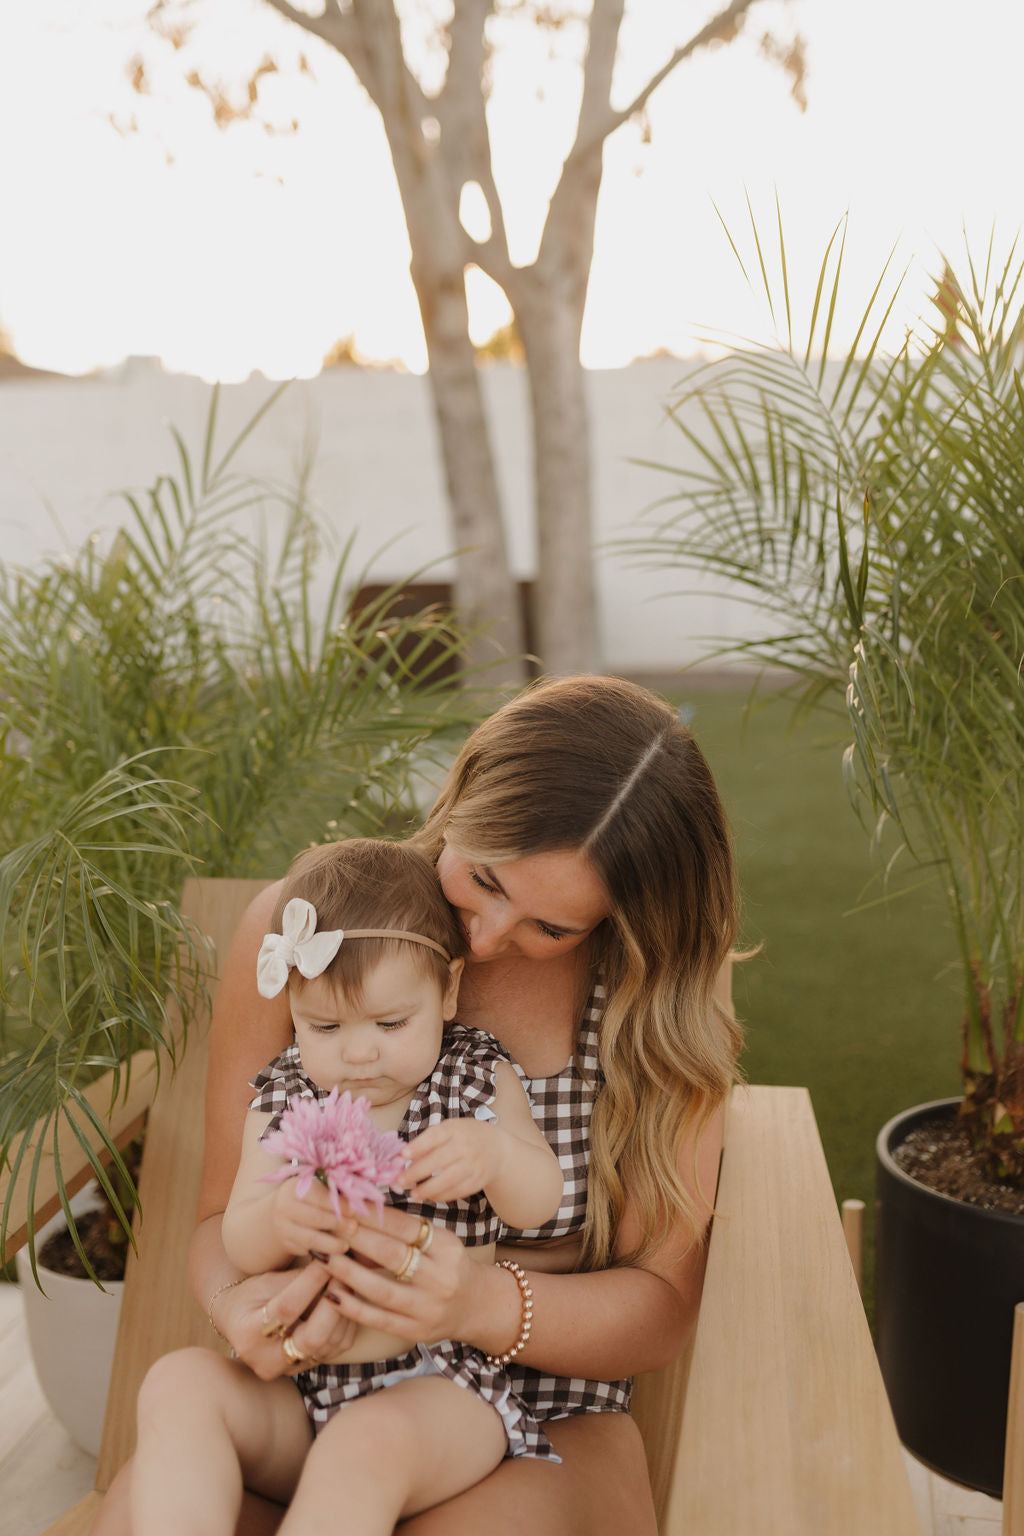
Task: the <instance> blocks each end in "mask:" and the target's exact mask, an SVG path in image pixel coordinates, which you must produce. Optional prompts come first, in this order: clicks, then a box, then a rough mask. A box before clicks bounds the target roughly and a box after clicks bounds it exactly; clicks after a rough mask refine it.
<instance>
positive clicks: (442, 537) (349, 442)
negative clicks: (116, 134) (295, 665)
mask: <svg viewBox="0 0 1024 1536" xmlns="http://www.w3.org/2000/svg"><path fill="white" fill-rule="evenodd" d="M686 368H687V365H686V364H684V363H680V362H678V361H675V360H672V359H657V360H651V361H647V362H642V363H635V364H633V365H632V366H631V367H629V368H624V369H616V370H609V371H605V372H593V373H590V374H588V376H587V378H588V387H589V390H590V395H591V402H592V454H593V462H594V484H595V543H596V545H597V546H600V545H601V543H602V542H604V541H606V540H609V539H613V538H615V537H617V536H620V535H622V534H623V533H625V532H626V531H628V529H629V527H630V525H632V524H633V523H634V522H635V521H636V519H637V517H638V516H639V514H640V513H641V512H642V511H643V509H644V508H646V507H649V506H650V505H651V504H652V503H653V502H655V501H656V500H657V499H658V498H659V497H661V496H662V495H664V494H665V492H666V490H667V489H669V487H670V483H671V482H670V480H669V479H668V477H666V476H664V475H660V474H658V473H657V472H656V471H654V470H652V469H649V468H644V467H640V466H639V465H638V464H636V463H633V462H631V461H632V460H641V461H648V460H649V461H655V462H666V461H668V462H674V463H678V462H679V460H680V456H681V454H682V452H683V441H682V438H681V435H680V434H679V433H678V432H677V431H676V429H675V428H674V427H673V426H672V425H671V424H670V423H666V421H665V419H664V412H663V402H664V400H665V397H666V395H667V394H668V392H669V390H670V389H671V387H672V385H673V384H674V383H676V381H677V380H678V379H679V378H680V377H681V376H682V375H683V374H684V373H685V372H686ZM272 387H273V386H272V385H270V384H268V383H267V381H266V380H263V379H258V378H257V379H251V380H249V381H248V382H247V383H245V384H238V385H230V386H224V387H223V388H222V390H221V406H220V431H219V433H218V437H219V441H220V443H221V445H222V446H226V445H227V443H228V442H229V441H230V440H231V437H232V436H233V431H234V430H237V428H238V427H239V426H240V425H241V424H243V423H244V422H245V421H246V420H247V419H248V417H249V416H250V415H251V414H252V412H253V411H254V410H255V409H256V408H257V406H258V405H259V403H260V402H261V401H262V400H264V399H265V398H266V396H267V395H268V394H269V393H270V391H271V389H272ZM485 387H486V395H487V402H488V408H489V411H490V413H491V417H492V421H493V426H494V441H495V445H496V446H495V451H496V455H497V459H498V467H499V474H500V477H501V482H502V489H503V494H504V501H505V510H506V518H507V528H508V537H509V544H510V550H511V556H512V561H513V564H514V567H515V570H516V573H517V574H518V575H519V576H521V577H529V576H530V575H532V574H533V567H534V559H535V551H534V539H533V530H532V519H531V511H530V483H531V473H532V468H531V462H530V450H529V437H528V431H527V421H526V409H527V402H526V395H525V387H524V380H523V376H522V373H521V371H520V370H518V369H517V368H516V367H514V366H512V365H495V366H492V367H490V368H488V370H487V372H486V374H485ZM210 396H211V389H210V386H209V385H207V384H205V383H203V382H202V381H201V380H198V379H194V378H190V377H188V376H185V375H175V374H168V373H165V372H164V371H163V370H162V369H161V368H160V367H159V365H157V364H154V363H151V362H149V361H146V360H136V361H133V362H130V363H128V364H126V365H125V366H124V367H123V368H122V369H120V370H118V371H117V372H115V373H111V374H108V375H104V376H101V377H97V378H87V379H60V378H39V377H33V378H26V379H18V378H15V379H3V380H0V533H2V544H0V558H2V559H3V560H5V561H7V562H13V563H19V564H31V563H32V562H34V561H35V560H37V559H38V558H39V557H40V555H42V554H44V553H53V552H57V551H59V550H60V549H62V548H74V547H76V546H77V545H78V544H79V543H80V542H81V541H82V539H83V538H84V537H85V536H86V534H88V533H89V532H91V531H93V530H96V529H101V528H102V529H109V528H111V527H113V526H116V524H117V523H118V522H119V521H120V520H121V517H122V508H121V505H120V502H119V497H118V495H117V493H118V492H119V491H120V490H122V489H125V488H132V489H142V488H145V487H146V486H148V485H149V484H151V483H152V481H153V480H154V479H155V477H156V475H157V474H159V473H161V472H176V469H177V459H176V450H175V446H174V442H173V439H172V437H171V433H170V431H169V425H170V424H172V423H173V425H174V426H175V427H177V429H178V431H179V432H180V433H181V434H182V436H183V437H184V439H185V441H186V443H187V444H188V445H189V448H190V451H191V452H192V453H193V454H194V455H195V457H196V458H197V459H198V458H199V456H200V454H201V445H202V436H203V431H204V428H205V423H206V416H207V411H208V409H209V403H210ZM310 441H313V442H315V444H316V448H315V458H314V471H313V492H314V496H315V499H316V502H317V503H318V505H319V507H320V508H321V511H322V515H323V518H324V520H325V522H327V523H329V524H330V525H332V526H333V527H334V528H335V529H336V530H337V533H338V536H339V543H340V541H341V539H342V538H344V537H346V536H347V535H348V534H349V533H350V532H351V530H352V529H353V528H356V529H357V530H358V534H357V539H356V547H355V552H354V553H355V556H356V564H357V565H358V564H361V563H363V562H365V561H367V560H369V559H370V558H371V557H372V556H373V555H374V554H375V553H376V552H377V551H379V550H381V549H382V547H383V546H384V545H385V544H387V543H389V541H391V540H396V542H395V543H393V544H392V545H391V547H390V548H389V549H388V550H387V552H386V553H385V554H383V555H382V556H381V558H380V559H379V561H378V562H377V563H376V565H375V568H374V571H375V574H376V575H379V577H380V579H394V578H396V577H400V576H403V575H404V574H405V573H406V572H408V571H410V570H412V569H414V568H415V567H417V566H419V565H421V564H423V563H425V562H427V561H430V560H433V559H436V558H438V557H440V556H445V555H447V554H448V552H449V551H450V550H451V548H452V545H453V541H452V539H451V538H450V536H449V533H448V529H447V513H446V508H445V499H444V491H443V481H442V474H441V467H440V462H439V459H438V453H437V446H436V441H435V436H434V430H433V420H432V414H431V404H430V395H429V389H428V385H427V381H426V380H425V379H423V378H419V377H416V376H414V375H410V374H398V373H391V372H386V371H379V372H378V371H372V370H363V369H356V368H338V369H333V370H331V371H330V372H328V373H326V374H324V375H322V376H320V377H319V378H317V379H314V380H310V381H306V382H300V383H296V384H293V385H291V386H290V387H289V389H288V390H286V392H285V394H284V396H283V398H282V399H281V400H280V401H279V402H278V403H277V404H276V405H275V406H274V408H273V409H272V411H271V412H270V413H269V414H268V416H267V417H266V418H265V419H264V421H263V422H262V423H261V424H260V426H259V427H258V428H257V430H256V432H255V433H254V434H253V436H252V437H251V438H250V439H249V441H248V442H247V444H246V446H245V449H244V451H243V453H242V455H241V457H240V461H239V462H240V465H241V467H242V468H243V469H244V470H245V471H246V472H248V473H251V474H254V475H258V476H268V477H271V478H273V479H276V480H279V481H280V480H285V481H291V480H293V479H294V477H295V471H296V466H297V464H298V463H299V461H300V459H301V457H302V453H303V449H304V445H307V444H309V443H310ZM595 567H596V573H597V581H598V590H599V606H600V626H601V630H600V632H601V638H602V644H603V650H604V657H603V660H604V664H605V665H606V666H607V667H609V668H610V669H612V670H617V671H625V672H645V671H650V672H664V671H670V670H672V669H674V668H675V667H677V666H679V665H681V664H683V663H684V662H687V661H690V660H693V659H694V658H695V657H696V656H697V655H698V654H701V651H702V646H701V643H700V637H701V636H703V635H707V634H712V633H713V634H721V633H725V632H728V633H733V632H738V630H739V626H740V625H741V624H742V609H740V608H738V607H737V606H736V605H734V604H728V603H724V602H723V601H722V600H720V599H716V598H714V597H711V596H707V597H702V598H699V599H696V598H692V597H691V598H681V597H674V598H659V596H658V594H659V593H664V592H666V591H669V590H671V589H673V588H678V587H679V586H680V585H682V584H683V581H682V579H681V578H679V577H678V576H673V575H672V574H671V573H657V572H651V571H641V570H635V569H630V568H629V567H628V566H627V564H626V563H625V561H624V560H623V558H622V557H621V556H620V555H617V554H613V553H610V552H607V551H603V550H601V549H600V547H598V548H597V551H596V555H595ZM450 569H451V567H450V562H448V563H446V564H442V565H441V566H439V567H438V568H437V579H444V578H445V577H446V576H447V574H449V573H450ZM685 584H686V585H687V586H692V578H686V579H685Z"/></svg>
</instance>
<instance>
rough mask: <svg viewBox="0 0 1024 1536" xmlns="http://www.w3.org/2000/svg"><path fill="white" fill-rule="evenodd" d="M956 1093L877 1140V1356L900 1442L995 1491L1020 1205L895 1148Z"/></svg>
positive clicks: (1021, 1278) (1023, 1269) (1020, 1284)
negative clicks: (935, 1179)
mask: <svg viewBox="0 0 1024 1536" xmlns="http://www.w3.org/2000/svg"><path fill="white" fill-rule="evenodd" d="M959 1103H960V1100H959V1099H939V1100H936V1101H935V1102H934V1103H931V1104H919V1105H917V1106H916V1107H915V1108H913V1109H910V1110H907V1111H905V1112H904V1113H903V1114H901V1115H897V1116H896V1117H895V1118H894V1119H892V1120H890V1121H889V1123H888V1125H886V1126H884V1127H883V1128H882V1130H881V1131H880V1133H879V1136H878V1141H877V1144H876V1195H877V1212H876V1222H877V1239H878V1251H877V1260H876V1264H877V1269H876V1322H877V1332H878V1356H879V1361H880V1363H881V1367H882V1376H883V1378H884V1380H885V1385H886V1389H887V1391H888V1393H889V1400H890V1402H891V1404H892V1410H893V1415H894V1417H895V1419H896V1427H897V1429H898V1430H899V1435H900V1439H901V1440H902V1441H903V1443H904V1445H905V1446H907V1448H908V1449H909V1450H910V1451H912V1452H913V1454H914V1455H915V1456H917V1457H918V1458H919V1459H920V1460H921V1461H923V1462H924V1463H925V1464H926V1465H927V1466H929V1467H931V1468H932V1469H933V1470H934V1471H936V1472H939V1473H941V1474H942V1476H943V1477H948V1478H951V1479H952V1480H953V1481H954V1482H957V1483H963V1484H965V1485H966V1486H967V1487H969V1488H977V1489H980V1490H981V1491H982V1492H984V1493H987V1494H991V1495H992V1497H994V1498H997V1499H998V1498H1001V1497H1002V1484H1003V1458H1004V1453H1005V1441H1006V1402H1007V1395H1008V1392H1009V1386H1010V1349H1011V1343H1012V1338H1013V1309H1014V1307H1015V1305H1016V1303H1017V1302H1019V1301H1024V1216H1012V1215H1009V1214H1007V1213H1006V1212H1001V1211H985V1210H982V1209H981V1208H980V1207H978V1206H974V1205H967V1204H965V1203H964V1202H963V1201H961V1200H954V1199H952V1198H951V1197H950V1196H949V1195H942V1194H938V1193H937V1192H936V1191H935V1190H931V1189H925V1188H924V1186H923V1185H921V1184H918V1183H916V1182H915V1181H914V1180H913V1179H911V1178H910V1177H909V1176H908V1175H907V1174H906V1173H904V1172H903V1170H902V1169H901V1168H898V1167H897V1166H896V1164H895V1162H894V1161H893V1158H892V1152H893V1149H894V1148H896V1147H898V1146H899V1144H900V1142H901V1141H903V1140H904V1139H905V1137H906V1136H907V1135H908V1134H909V1133H910V1132H911V1131H912V1130H914V1129H915V1128H916V1127H917V1126H918V1125H920V1124H921V1123H922V1121H926V1120H928V1119H935V1118H938V1117H942V1116H945V1117H947V1118H948V1117H951V1116H952V1115H954V1114H955V1113H956V1109H957V1106H958V1105H959Z"/></svg>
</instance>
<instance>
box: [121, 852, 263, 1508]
mask: <svg viewBox="0 0 1024 1536" xmlns="http://www.w3.org/2000/svg"><path fill="white" fill-rule="evenodd" d="M264 883H265V882H263V881H259V880H218V881H216V882H210V881H202V880H190V881H187V882H186V885H185V892H184V896H183V898H182V910H183V911H184V912H185V913H186V915H187V916H189V917H191V918H193V919H194V920H195V921H196V923H197V924H198V925H199V927H200V928H201V929H202V931H203V932H204V933H206V934H207V935H209V937H210V939H211V940H212V941H213V944H214V947H215V951H216V955H217V958H218V961H222V960H223V958H224V954H225V952H226V950H227V947H228V945H229V943H230V941H231V935H232V934H233V933H234V931H235V927H236V926H237V924H238V921H239V919H240V917H241V915H242V913H243V912H244V910H245V908H246V907H247V906H248V904H249V902H250V901H251V900H252V899H253V897H254V896H255V895H256V893H257V892H258V891H259V890H261V889H262V887H263V885H264ZM214 991H215V988H213V987H211V999H212V996H213V993H214ZM207 1046H208V1020H207V1019H205V1018H197V1019H196V1020H195V1021H194V1024H193V1028H192V1029H191V1030H190V1031H189V1043H188V1049H187V1051H186V1052H185V1053H184V1057H183V1060H182V1061H181V1063H180V1065H179V1067H178V1070H177V1071H176V1072H175V1073H174V1076H173V1078H171V1079H170V1080H169V1081H166V1082H165V1083H163V1084H161V1088H160V1094H159V1097H158V1098H157V1101H156V1103H155V1104H154V1106H153V1108H152V1110H151V1111H150V1115H149V1123H148V1125H147V1128H146V1151H145V1158H144V1161H143V1167H142V1174H141V1178H140V1182H139V1199H140V1220H139V1221H138V1222H137V1224H136V1239H137V1244H138V1252H137V1255H130V1256H129V1262H128V1268H127V1271H126V1273H125V1292H124V1301H123V1303H122V1307H121V1322H120V1326H119V1329H118V1335H117V1349H116V1351H115V1354H114V1367H113V1372H112V1375H111V1385H110V1396H109V1398H108V1401H107V1416H106V1419H105V1421H104V1428H103V1443H102V1445H101V1447H100V1455H99V1462H98V1464H97V1468H96V1487H97V1488H99V1489H104V1488H106V1487H108V1486H109V1483H110V1479H111V1478H112V1477H113V1476H114V1473H115V1472H116V1471H117V1469H118V1468H119V1467H120V1466H121V1464H122V1462H124V1461H125V1460H126V1459H127V1457H128V1456H130V1455H131V1453H132V1450H133V1449H134V1446H135V1399H136V1397H137V1395H138V1390H139V1387H140V1385H141V1384H142V1378H143V1377H144V1376H145V1374H146V1372H147V1370H148V1369H149V1367H150V1365H151V1364H152V1363H153V1361H154V1360H156V1359H157V1358H158V1357H159V1356H160V1355H163V1354H166V1353H167V1351H168V1350H170V1349H177V1348H180V1347H181V1346H183V1345H185V1344H205V1345H209V1346H210V1347H211V1348H214V1347H216V1340H215V1337H214V1335H213V1334H212V1332H211V1330H210V1325H209V1323H208V1322H207V1320H206V1318H205V1317H204V1316H203V1314H202V1313H201V1312H200V1310H199V1308H198V1307H197V1306H196V1304H195V1301H194V1300H193V1297H192V1293H191V1291H190V1289H189V1285H188V1275H187V1268H188V1247H189V1239H190V1237H191V1235H192V1229H193V1226H194V1224H195V1205H196V1196H197V1194H198V1190H199V1175H200V1170H201V1167H202V1160H203V1090H204V1083H205V1078H206V1057H207Z"/></svg>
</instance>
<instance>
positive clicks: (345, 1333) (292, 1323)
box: [213, 1263, 357, 1381]
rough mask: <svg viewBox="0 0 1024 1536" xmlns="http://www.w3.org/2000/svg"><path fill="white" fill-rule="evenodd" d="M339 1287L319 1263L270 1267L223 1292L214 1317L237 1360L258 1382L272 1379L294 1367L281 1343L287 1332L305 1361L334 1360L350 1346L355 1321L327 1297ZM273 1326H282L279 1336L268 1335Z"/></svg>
mask: <svg viewBox="0 0 1024 1536" xmlns="http://www.w3.org/2000/svg"><path fill="white" fill-rule="evenodd" d="M340 1289H341V1288H340V1286H339V1285H338V1283H337V1281H332V1279H331V1276H330V1275H329V1274H328V1272H327V1270H326V1268H325V1267H324V1265H323V1264H318V1263H313V1264H307V1265H306V1266H305V1268H303V1269H286V1270H274V1271H271V1272H270V1273H268V1274H265V1275H251V1276H249V1277H248V1278H247V1279H245V1280H243V1281H241V1282H240V1283H239V1284H238V1285H234V1286H232V1287H231V1288H230V1290H226V1291H223V1292H222V1293H221V1294H220V1295H219V1296H218V1297H217V1298H216V1301H215V1303H214V1309H213V1315H214V1317H215V1318H216V1321H217V1327H218V1329H219V1330H220V1331H221V1333H223V1334H224V1336H225V1338H226V1339H227V1340H228V1343H229V1344H230V1345H231V1347H232V1348H233V1349H234V1351H235V1353H236V1354H237V1355H238V1357H239V1359H241V1360H244V1361H245V1363H246V1365H247V1366H249V1368H250V1370H252V1371H254V1372H255V1374H256V1375H257V1376H259V1377H260V1379H261V1380H262V1381H273V1380H274V1379H275V1378H276V1377H278V1376H285V1375H291V1374H294V1372H295V1369H296V1366H295V1361H294V1360H293V1359H291V1358H290V1357H289V1356H288V1355H286V1354H285V1352H284V1349H283V1347H282V1338H283V1337H284V1336H286V1335H289V1334H290V1336H291V1337H292V1338H293V1339H294V1341H295V1349H296V1351H297V1352H298V1351H301V1356H302V1357H303V1358H305V1359H306V1360H317V1361H322V1360H330V1359H334V1358H335V1357H336V1356H338V1355H342V1354H344V1352H345V1351H346V1350H347V1349H348V1348H350V1346H351V1344H352V1341H353V1340H354V1338H355V1336H356V1332H357V1327H356V1324H355V1323H354V1322H353V1321H352V1319H351V1318H349V1317H346V1316H344V1315H343V1314H342V1312H341V1311H340V1310H339V1307H338V1305H337V1303H336V1302H334V1301H332V1300H331V1299H330V1297H331V1296H332V1295H334V1296H337V1295H338V1294H339V1293H340ZM275 1325H277V1326H278V1327H280V1328H282V1329H284V1334H283V1335H275V1334H273V1333H268V1330H270V1329H273V1328H274V1326H275Z"/></svg>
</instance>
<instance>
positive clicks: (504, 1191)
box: [404, 1061, 562, 1228]
mask: <svg viewBox="0 0 1024 1536" xmlns="http://www.w3.org/2000/svg"><path fill="white" fill-rule="evenodd" d="M494 1087H495V1093H494V1113H495V1115H496V1116H497V1119H496V1120H475V1119H469V1118H465V1119H461V1120H443V1121H442V1122H441V1124H440V1125H432V1126H430V1127H429V1128H428V1129H427V1130H425V1131H421V1132H420V1134H419V1135H418V1136H414V1137H413V1139H412V1141H411V1142H410V1143H409V1164H408V1166H407V1168H406V1175H405V1185H404V1187H405V1188H406V1189H408V1191H409V1192H410V1194H412V1195H414V1196H415V1197H416V1199H417V1200H433V1201H437V1200H457V1199H460V1198H464V1197H465V1196H466V1195H475V1194H476V1193H477V1192H478V1191H479V1190H483V1192H484V1194H485V1195H486V1196H487V1199H488V1201H489V1202H490V1204H491V1205H492V1206H493V1207H494V1210H495V1211H496V1212H497V1214H498V1215H499V1216H500V1218H501V1220H502V1221H503V1222H504V1223H505V1225H506V1226H509V1227H520V1228H531V1227H539V1226H542V1225H543V1224H544V1222H545V1221H549V1220H550V1219H551V1217H552V1216H554V1214H555V1212H556V1211H557V1210H558V1207H559V1205H560V1203H561V1199H562V1170H561V1168H560V1167H559V1165H558V1159H557V1158H556V1156H555V1154H554V1153H553V1152H552V1150H551V1148H550V1147H549V1146H548V1144H547V1142H546V1141H545V1140H544V1137H543V1136H542V1135H541V1132H540V1130H539V1128H538V1126H537V1124H536V1122H535V1120H534V1118H533V1115H532V1114H531V1113H530V1101H529V1099H528V1098H527V1097H526V1093H525V1091H524V1089H523V1085H522V1083H521V1082H520V1081H519V1078H518V1077H517V1076H516V1073H515V1068H514V1067H512V1066H511V1065H510V1064H509V1063H508V1062H504V1061H503V1062H500V1063H499V1064H498V1066H497V1067H496V1068H495V1073H494Z"/></svg>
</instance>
